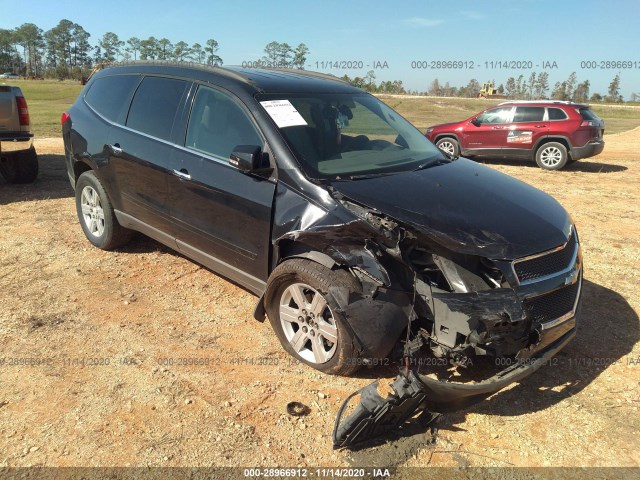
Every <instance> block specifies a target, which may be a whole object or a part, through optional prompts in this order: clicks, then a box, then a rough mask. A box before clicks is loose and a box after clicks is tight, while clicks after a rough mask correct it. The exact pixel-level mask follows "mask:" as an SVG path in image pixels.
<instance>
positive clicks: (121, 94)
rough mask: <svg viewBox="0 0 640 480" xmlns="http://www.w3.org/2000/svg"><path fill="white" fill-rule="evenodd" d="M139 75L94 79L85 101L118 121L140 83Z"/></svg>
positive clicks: (107, 116) (97, 110)
mask: <svg viewBox="0 0 640 480" xmlns="http://www.w3.org/2000/svg"><path fill="white" fill-rule="evenodd" d="M139 81H140V77H139V76H137V75H113V76H110V77H101V78H97V79H96V80H94V82H93V83H92V84H91V87H90V88H89V91H88V92H87V93H86V94H85V96H84V101H85V102H87V104H88V105H89V106H90V107H91V108H93V109H94V110H95V111H96V112H98V113H99V114H100V115H102V116H103V117H105V118H106V119H107V120H110V121H112V122H117V121H118V118H119V116H120V113H121V112H122V111H123V109H124V108H126V107H127V106H128V102H129V95H130V94H131V90H133V88H134V87H135V86H136V85H137V84H138V82H139Z"/></svg>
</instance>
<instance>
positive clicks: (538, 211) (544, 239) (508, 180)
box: [332, 158, 571, 260]
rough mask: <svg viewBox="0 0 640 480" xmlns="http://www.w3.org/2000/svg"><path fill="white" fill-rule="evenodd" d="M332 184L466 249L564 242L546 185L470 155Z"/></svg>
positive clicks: (562, 217)
mask: <svg viewBox="0 0 640 480" xmlns="http://www.w3.org/2000/svg"><path fill="white" fill-rule="evenodd" d="M332 186H333V187H334V188H335V189H336V190H337V191H338V192H340V193H341V194H343V195H345V196H346V197H348V198H351V199H352V200H354V201H356V202H358V203H360V204H363V205H366V206H368V207H370V208H373V209H376V210H378V211H380V212H382V213H384V214H386V215H388V216H390V217H392V218H394V219H396V220H398V221H400V222H403V223H406V224H409V225H411V226H413V227H415V228H416V229H417V230H419V231H421V232H423V233H424V234H425V235H427V236H428V237H430V238H431V239H432V240H433V241H436V242H437V243H439V244H440V245H442V246H444V247H446V248H448V249H450V250H453V251H456V252H459V253H466V254H474V255H481V256H483V257H486V258H491V259H497V260H513V259H516V258H520V257H524V256H527V255H531V254H534V253H538V252H542V251H545V250H549V249H551V248H554V247H557V246H558V245H562V244H563V243H565V242H566V241H567V239H568V237H569V232H570V227H571V220H570V218H569V215H568V214H567V212H566V211H565V210H564V208H563V207H562V206H561V205H560V204H559V203H558V202H557V201H556V200H555V199H553V198H552V197H551V196H549V195H547V194H546V193H544V192H542V191H540V190H538V189H536V188H534V187H532V186H530V185H527V184H526V183H523V182H521V181H519V180H516V179H514V178H512V177H509V176H508V175H505V174H502V173H500V172H497V171H496V170H493V169H491V168H488V167H485V166H483V165H480V164H478V163H475V162H472V161H470V160H467V159H464V158H460V159H458V160H456V161H453V162H451V163H448V164H445V165H440V166H434V167H431V168H426V169H423V170H418V171H416V172H407V173H402V174H397V175H390V176H383V177H374V178H369V179H360V180H353V181H336V182H333V183H332Z"/></svg>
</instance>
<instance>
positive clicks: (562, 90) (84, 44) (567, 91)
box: [0, 19, 640, 102]
mask: <svg viewBox="0 0 640 480" xmlns="http://www.w3.org/2000/svg"><path fill="white" fill-rule="evenodd" d="M90 38H91V34H90V33H89V32H87V31H86V30H85V29H84V28H83V27H82V26H81V25H79V24H77V23H74V22H72V21H70V20H67V19H63V20H60V22H59V23H58V25H56V26H55V27H53V28H52V29H50V30H47V31H43V30H42V29H41V28H39V27H38V26H37V25H35V24H33V23H25V24H22V25H21V26H19V27H17V28H15V29H2V28H0V72H7V71H10V72H14V73H17V74H20V75H23V76H25V77H35V78H43V77H50V78H51V77H52V78H59V79H67V78H73V79H80V78H82V77H84V76H86V75H87V73H88V72H89V71H90V70H91V69H92V68H93V67H94V66H95V65H96V64H100V63H109V62H116V61H129V60H173V61H193V62H197V63H204V64H208V65H222V64H223V60H222V57H220V56H219V55H218V50H219V48H220V46H219V44H218V42H217V41H216V40H215V39H213V38H210V39H207V40H206V41H204V42H203V43H202V44H200V43H194V44H192V45H189V44H188V43H186V42H184V41H182V40H180V41H178V42H176V43H172V41H171V40H169V39H168V38H164V37H163V38H156V37H154V36H151V37H149V38H146V39H140V38H138V37H131V38H129V39H127V40H122V39H120V38H119V37H118V35H117V34H116V33H114V32H107V33H105V34H104V35H103V36H102V37H101V38H99V39H98V40H97V42H96V43H95V44H92V43H91V42H90ZM308 55H309V48H308V47H307V46H306V45H305V44H304V43H300V44H299V45H298V46H297V47H293V46H291V45H289V44H288V43H286V42H284V43H281V42H276V41H273V42H270V43H268V44H267V45H266V46H265V48H264V55H263V56H262V57H261V58H259V59H256V60H253V61H249V62H243V63H247V64H249V66H251V67H280V68H294V69H304V66H305V62H306V60H307V56H308ZM342 79H343V80H346V81H348V82H349V83H351V84H353V85H355V86H357V87H359V88H363V89H365V90H367V91H369V92H372V93H397V94H402V93H415V94H419V93H422V92H418V91H407V90H406V89H405V87H404V86H403V84H402V80H386V81H381V82H379V83H376V75H375V72H374V71H373V70H370V71H369V72H367V74H366V75H365V76H364V77H360V76H356V77H354V78H350V77H349V76H348V75H344V76H343V77H342ZM493 83H494V85H496V83H495V81H494V82H493ZM590 88H591V85H590V83H589V80H583V81H578V78H577V75H576V72H572V73H571V74H570V75H569V77H568V78H567V79H566V80H564V81H559V82H556V83H555V85H554V86H553V88H551V86H550V84H549V74H548V73H547V72H541V73H536V72H532V73H531V74H530V75H529V76H528V77H525V76H524V75H520V76H518V77H517V78H516V77H509V78H508V79H507V81H506V82H505V83H501V84H499V85H496V89H497V93H498V94H500V95H505V96H506V97H508V98H511V99H518V100H537V99H547V98H550V99H552V100H572V101H575V102H586V101H592V102H601V101H606V102H622V101H624V100H623V98H622V95H621V94H620V75H616V76H615V77H614V78H613V80H612V81H611V83H610V84H609V88H608V91H607V93H606V94H605V95H602V94H600V93H599V92H594V93H593V94H591V95H590V93H591V92H590ZM479 91H480V82H478V80H477V79H475V78H473V79H471V80H469V82H468V83H467V85H465V86H462V87H455V86H451V85H450V84H449V82H446V83H445V84H444V85H443V84H441V83H440V81H439V80H438V79H437V78H435V79H433V81H432V82H431V83H430V84H429V85H428V87H427V89H426V93H427V94H428V95H433V96H447V97H468V98H474V97H477V96H478V92H479ZM639 99H640V95H638V94H636V93H633V94H632V95H631V101H637V100H639Z"/></svg>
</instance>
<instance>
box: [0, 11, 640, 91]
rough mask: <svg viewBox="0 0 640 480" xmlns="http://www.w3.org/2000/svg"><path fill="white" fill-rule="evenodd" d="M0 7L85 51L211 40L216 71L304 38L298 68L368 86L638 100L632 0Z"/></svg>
mask: <svg viewBox="0 0 640 480" xmlns="http://www.w3.org/2000/svg"><path fill="white" fill-rule="evenodd" d="M0 12H2V14H1V15H0V28H15V27H18V26H20V25H21V24H23V23H35V24H36V25H37V26H39V27H40V28H42V29H43V30H45V31H46V30H49V29H50V28H53V27H54V26H56V25H57V23H58V22H59V21H60V20H61V19H63V18H66V19H68V20H71V21H72V22H74V23H78V24H80V25H82V27H84V29H85V30H87V31H88V32H89V33H90V34H91V38H90V43H91V44H92V45H95V44H96V43H97V42H98V40H99V39H100V37H102V35H104V33H105V32H107V31H112V32H114V33H116V34H117V35H118V36H119V37H120V39H121V40H126V39H128V38H130V37H133V36H136V37H138V38H141V39H144V38H147V37H149V36H155V37H156V38H162V37H166V38H168V39H169V40H170V41H171V42H173V43H176V42H178V41H180V40H183V41H185V42H187V43H188V44H190V45H191V44H193V43H196V42H197V43H200V44H202V45H204V44H205V42H206V40H207V39H210V38H213V39H215V40H217V41H218V43H219V44H220V49H219V51H218V55H220V56H221V57H222V59H223V61H224V64H225V65H242V64H243V62H250V61H252V60H256V59H258V58H260V57H262V55H263V54H264V51H263V50H264V46H265V45H266V44H267V43H269V42H271V41H277V42H286V43H288V44H290V45H292V46H297V45H298V44H299V43H305V44H306V45H307V47H308V48H309V50H310V53H309V55H308V57H307V62H306V68H307V69H308V70H316V71H323V72H326V73H332V74H334V75H337V76H342V75H344V74H347V75H349V76H350V77H355V76H364V75H366V73H367V72H368V71H369V70H373V71H374V73H375V75H376V82H377V83H379V82H380V81H383V80H402V81H403V84H404V86H405V88H408V89H411V90H418V91H425V90H427V88H428V86H429V84H430V83H431V82H432V81H433V80H434V79H435V78H437V79H438V80H439V82H440V83H441V84H445V83H446V82H449V83H450V84H451V85H452V86H458V87H460V86H464V85H466V84H467V83H468V81H469V80H470V79H472V78H475V79H477V80H478V81H479V82H480V83H482V82H484V81H489V80H495V81H496V83H497V84H499V83H504V82H505V81H506V80H507V78H508V77H510V76H513V77H516V78H517V77H518V76H519V75H521V74H522V75H524V76H525V78H528V77H529V75H530V74H531V72H536V73H541V72H542V71H546V72H548V73H549V80H550V85H551V87H553V84H554V83H555V82H556V81H563V80H566V79H567V77H568V76H569V75H570V74H571V73H572V72H576V75H577V79H578V82H581V81H584V80H589V82H590V85H591V90H590V92H591V93H594V92H599V93H601V94H603V95H604V94H606V93H607V90H608V87H609V83H610V82H611V80H612V79H613V77H614V76H615V75H616V74H620V79H621V93H622V94H623V96H624V97H625V99H627V100H628V99H629V96H630V95H631V93H632V92H635V93H638V94H640V48H639V47H640V35H638V29H639V26H640V0H610V1H608V2H602V1H595V0H582V1H580V0H518V1H508V0H491V1H478V0H458V1H455V0H450V1H446V2H445V1H426V0H422V1H414V0H395V1H390V2H389V1H386V2H385V1H376V0H368V1H366V0H342V1H337V0H324V1H322V0H315V1H306V0H297V1H289V0H282V1H278V0H272V1H259V0H246V1H244V0H236V1H233V2H229V1H218V0H188V1H183V2H177V1H175V0H171V1H167V0H126V1H125V0H107V1H99V2H98V1H94V0H56V1H51V0H29V1H27V0H22V1H21V2H19V7H18V8H17V7H16V2H15V0H0ZM623 61H624V62H625V63H621V62H623ZM447 62H457V63H455V65H456V67H457V68H447V67H448V66H449V67H451V66H452V65H453V64H452V63H449V64H447ZM336 64H337V67H338V68H335V67H336ZM342 67H345V68H342ZM360 67H361V68H360Z"/></svg>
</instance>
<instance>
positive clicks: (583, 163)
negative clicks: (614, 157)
mask: <svg viewBox="0 0 640 480" xmlns="http://www.w3.org/2000/svg"><path fill="white" fill-rule="evenodd" d="M472 160H474V161H475V162H478V163H483V164H485V165H506V166H509V167H524V168H534V169H539V168H540V167H538V165H536V163H535V162H533V161H531V160H520V159H513V158H494V157H481V158H480V157H478V158H473V159H472ZM625 170H628V168H627V167H625V166H623V165H612V164H610V163H604V162H598V161H597V159H596V158H590V159H588V160H578V161H577V162H573V163H570V164H568V165H567V166H565V167H564V168H563V169H562V171H565V172H583V173H614V172H624V171H625Z"/></svg>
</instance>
